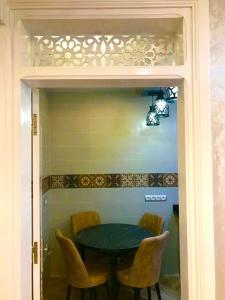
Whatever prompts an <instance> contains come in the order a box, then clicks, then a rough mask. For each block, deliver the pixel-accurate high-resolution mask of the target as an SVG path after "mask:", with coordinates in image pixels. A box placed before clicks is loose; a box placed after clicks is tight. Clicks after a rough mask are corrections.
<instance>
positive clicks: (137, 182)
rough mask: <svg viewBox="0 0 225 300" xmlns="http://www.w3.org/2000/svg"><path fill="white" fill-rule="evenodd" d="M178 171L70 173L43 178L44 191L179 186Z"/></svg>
mask: <svg viewBox="0 0 225 300" xmlns="http://www.w3.org/2000/svg"><path fill="white" fill-rule="evenodd" d="M177 186H178V174H177V173H144V174H143V173H142V174H70V175H50V176H48V177H45V178H43V179H42V191H43V193H45V192H47V191H48V190H49V189H75V188H135V187H177Z"/></svg>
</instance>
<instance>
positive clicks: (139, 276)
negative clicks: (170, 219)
mask: <svg viewBox="0 0 225 300" xmlns="http://www.w3.org/2000/svg"><path fill="white" fill-rule="evenodd" d="M168 237H169V232H168V231H165V232H164V233H163V234H161V235H158V236H155V237H149V238H146V239H144V240H142V242H141V244H140V246H139V248H138V250H137V252H136V255H135V257H134V260H133V263H132V265H131V266H129V267H120V266H119V267H118V269H117V280H118V282H119V283H122V284H123V285H125V286H128V287H132V288H134V291H135V295H134V296H135V297H134V299H135V300H139V299H140V290H141V289H142V288H147V291H148V300H151V287H152V286H154V285H155V288H156V292H157V295H158V299H159V300H161V295H160V289H159V276H160V270H161V262H162V256H163V252H164V249H165V246H166V242H167V240H168Z"/></svg>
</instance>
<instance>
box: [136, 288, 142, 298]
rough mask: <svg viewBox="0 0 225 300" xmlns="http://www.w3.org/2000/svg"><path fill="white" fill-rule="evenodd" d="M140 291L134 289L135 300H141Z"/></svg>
mask: <svg viewBox="0 0 225 300" xmlns="http://www.w3.org/2000/svg"><path fill="white" fill-rule="evenodd" d="M140 290H141V289H139V288H135V289H134V300H140Z"/></svg>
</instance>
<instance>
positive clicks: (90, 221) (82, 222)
mask: <svg viewBox="0 0 225 300" xmlns="http://www.w3.org/2000/svg"><path fill="white" fill-rule="evenodd" d="M98 224H101V218H100V215H99V213H98V212H97V211H82V212H79V213H75V214H73V215H72V216H71V226H72V233H73V237H74V239H75V238H76V235H77V232H78V231H79V230H81V229H84V228H86V227H89V226H93V225H98Z"/></svg>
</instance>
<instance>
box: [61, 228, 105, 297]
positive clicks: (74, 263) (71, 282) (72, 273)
mask: <svg viewBox="0 0 225 300" xmlns="http://www.w3.org/2000/svg"><path fill="white" fill-rule="evenodd" d="M55 236H56V239H57V240H58V242H59V244H60V247H61V249H62V253H63V256H64V260H65V264H66V268H67V279H68V290H67V296H66V300H69V298H70V293H71V288H72V287H75V288H78V289H80V291H81V296H82V297H83V296H84V294H83V293H84V290H85V289H89V290H90V299H92V296H93V295H94V297H95V299H97V294H96V287H97V286H99V285H102V284H105V283H107V281H108V274H109V273H108V270H107V267H106V266H104V265H102V264H98V265H93V264H88V263H85V264H84V262H83V261H82V259H81V257H80V254H79V252H78V250H77V249H76V246H75V245H74V243H73V242H72V241H71V240H70V239H69V238H66V237H65V236H64V235H63V234H62V232H61V231H60V230H59V229H58V230H56V232H55Z"/></svg>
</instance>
